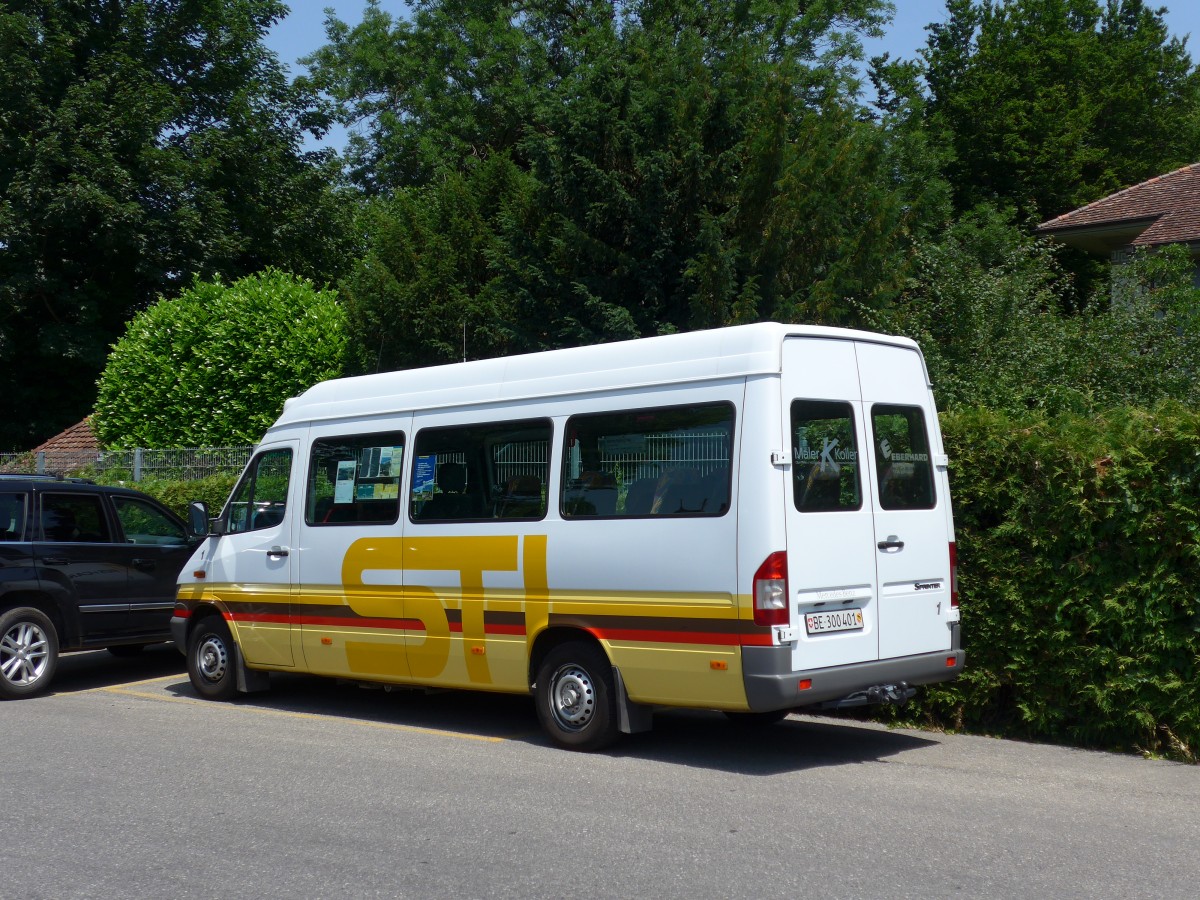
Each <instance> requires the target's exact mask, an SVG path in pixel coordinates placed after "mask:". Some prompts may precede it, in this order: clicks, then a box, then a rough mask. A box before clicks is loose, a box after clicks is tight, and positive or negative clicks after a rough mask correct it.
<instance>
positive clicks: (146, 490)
mask: <svg viewBox="0 0 1200 900" xmlns="http://www.w3.org/2000/svg"><path fill="white" fill-rule="evenodd" d="M238 474H239V473H236V472H234V473H231V474H228V475H210V476H208V477H207V478H198V479H196V480H194V481H158V480H151V481H141V482H138V483H137V484H134V483H133V482H131V481H122V482H120V483H121V484H124V485H125V486H126V487H131V488H134V489H135V490H139V491H141V492H142V493H143V494H149V495H150V496H151V497H154V498H155V499H157V500H159V501H160V502H162V504H163V505H164V506H166V507H167V508H169V509H172V510H174V511H175V512H176V513H178V514H179V515H180V516H182V517H183V518H184V520H186V519H187V514H188V513H187V508H188V504H189V503H191V502H192V501H193V500H203V501H204V502H205V503H207V504H208V508H209V510H210V511H211V512H212V514H213V515H214V516H215V515H216V514H217V513H218V512H220V511H221V507H222V506H224V505H225V501H226V500H227V499H228V497H229V495H230V493H232V492H233V485H234V483H235V482H236V481H237V480H238ZM99 480H101V481H104V480H105V479H103V478H100V479H99Z"/></svg>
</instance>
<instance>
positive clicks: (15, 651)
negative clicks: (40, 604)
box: [0, 607, 58, 700]
mask: <svg viewBox="0 0 1200 900" xmlns="http://www.w3.org/2000/svg"><path fill="white" fill-rule="evenodd" d="M57 667H58V633H57V632H56V631H55V630H54V625H53V624H52V623H51V622H50V620H49V619H48V618H47V617H46V615H45V614H44V613H42V612H41V611H39V610H36V609H33V608H31V607H18V608H17V609H10V610H9V611H8V612H6V613H4V615H0V697H4V698H5V699H7V700H18V699H20V698H21V697H31V696H33V695H34V694H36V693H38V692H39V691H41V690H44V689H45V687H46V685H48V684H49V683H50V680H51V679H52V678H53V677H54V670H55V669H56V668H57Z"/></svg>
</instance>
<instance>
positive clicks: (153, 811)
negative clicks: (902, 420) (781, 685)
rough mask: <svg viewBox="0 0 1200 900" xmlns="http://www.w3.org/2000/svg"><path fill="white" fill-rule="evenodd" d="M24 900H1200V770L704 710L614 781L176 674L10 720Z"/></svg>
mask: <svg viewBox="0 0 1200 900" xmlns="http://www.w3.org/2000/svg"><path fill="white" fill-rule="evenodd" d="M0 733H2V734H3V735H4V742H5V754H4V757H5V765H4V767H3V774H2V776H0V778H2V779H3V787H4V796H5V797H6V798H8V803H7V808H8V815H7V816H6V822H7V825H8V829H7V833H8V836H9V837H8V841H7V842H6V848H5V854H4V855H5V862H4V865H3V867H2V868H3V872H2V874H0V896H2V897H5V898H42V897H45V898H51V897H54V898H59V897H64V898H65V897H111V896H115V895H121V896H137V895H141V896H150V895H154V896H166V897H232V896H252V897H284V896H287V897H318V896H328V895H330V894H333V893H335V892H336V893H337V894H340V895H342V896H347V897H414V898H415V897H456V898H457V897H714V898H715V897H796V896H805V897H923V898H927V897H931V896H950V895H954V896H964V897H1011V896H1014V895H1021V896H1025V897H1051V896H1053V897H1117V896H1151V895H1153V896H1156V897H1192V896H1194V895H1195V884H1196V883H1197V880H1198V879H1200V861H1198V860H1197V856H1196V854H1195V852H1194V845H1195V841H1196V837H1197V835H1200V803H1198V802H1197V801H1198V800H1200V770H1197V769H1196V768H1194V767H1189V766H1184V765H1178V764H1174V763H1167V762H1162V761H1155V760H1142V759H1139V758H1136V757H1130V756H1120V755H1115V754H1106V753H1090V752H1084V751H1078V750H1072V749H1067V748H1061V747H1046V746H1040V745H1032V744H1020V743H1015V742H1009V741H998V740H992V739H988V738H982V737H973V736H961V735H942V734H935V733H927V732H921V731H912V730H888V729H885V728H881V727H879V726H875V725H864V724H861V723H855V722H850V721H846V720H839V719H831V718H814V717H802V716H792V717H791V718H789V720H788V721H786V722H785V723H783V724H781V725H778V726H775V727H772V728H769V729H766V730H761V731H745V730H742V729H739V728H737V727H734V726H732V725H731V724H729V723H727V722H726V721H725V719H724V717H722V716H720V715H718V714H714V713H709V712H704V711H680V712H670V713H666V714H661V715H659V716H658V717H657V719H656V727H655V730H654V731H653V732H650V733H649V734H642V735H634V736H630V737H627V738H625V739H624V740H623V741H622V742H621V743H619V744H618V745H617V746H616V747H614V748H613V749H612V750H610V751H607V752H604V753H600V754H593V755H584V754H577V753H570V752H566V751H563V750H559V749H556V748H554V747H552V746H551V745H550V744H549V742H548V741H547V740H546V739H545V738H544V737H543V736H542V734H541V732H540V730H539V728H538V725H537V721H536V717H535V715H534V711H533V708H532V705H531V703H530V701H529V700H528V699H527V698H521V697H505V696H495V695H487V694H473V693H457V692H444V693H439V694H428V695H427V694H424V693H415V692H401V691H397V692H384V691H380V690H363V689H360V688H357V687H354V686H350V685H343V684H338V683H336V682H332V681H323V680H319V679H314V678H308V677H300V676H281V677H276V678H274V679H273V686H272V690H271V692H269V693H267V694H258V695H252V696H249V697H245V698H242V699H239V700H237V701H234V702H232V703H210V702H207V701H202V700H200V699H199V698H197V697H196V695H195V694H194V692H193V691H192V688H191V686H190V684H189V683H188V680H187V676H186V674H185V673H184V672H183V658H182V656H180V655H179V654H178V653H177V652H176V651H175V650H174V649H173V648H170V647H165V646H164V647H159V648H151V649H150V650H148V651H147V652H146V653H145V654H143V656H142V657H140V658H138V659H136V660H118V659H114V658H112V657H110V656H109V655H108V654H106V653H103V652H98V653H84V654H73V655H68V656H66V657H64V658H63V660H62V661H61V668H60V672H59V677H58V679H57V681H56V683H55V685H54V690H53V691H52V692H51V693H50V694H48V695H46V696H42V697H38V698H35V699H32V700H25V701H19V702H9V703H3V704H0Z"/></svg>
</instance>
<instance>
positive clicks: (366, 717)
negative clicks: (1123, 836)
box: [164, 654, 938, 775]
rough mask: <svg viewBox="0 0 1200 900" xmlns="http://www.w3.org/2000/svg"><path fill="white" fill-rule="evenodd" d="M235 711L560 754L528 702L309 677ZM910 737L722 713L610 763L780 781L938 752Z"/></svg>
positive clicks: (687, 716) (242, 702)
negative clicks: (514, 744) (737, 718)
mask: <svg viewBox="0 0 1200 900" xmlns="http://www.w3.org/2000/svg"><path fill="white" fill-rule="evenodd" d="M176 655H178V654H176ZM164 689H165V690H166V691H167V692H168V693H170V694H173V695H175V696H179V697H188V698H195V697H196V696H197V695H196V693H195V691H194V689H193V688H192V686H191V684H190V683H189V682H188V681H187V677H186V675H184V676H183V678H181V679H180V681H178V682H173V683H169V684H167V685H165V686H164ZM231 702H232V703H234V704H236V705H239V706H249V707H253V708H259V709H270V710H275V711H280V712H292V713H302V714H304V715H320V716H330V717H334V718H344V719H346V720H348V721H349V720H353V719H357V720H361V721H366V722H371V723H374V724H387V725H395V726H400V727H405V728H418V729H428V730H432V731H444V732H450V733H453V734H458V735H467V736H471V737H483V738H499V739H503V740H511V741H520V742H523V743H527V744H530V745H534V746H539V747H544V748H545V749H546V750H548V751H552V752H555V753H567V752H570V751H566V750H559V749H557V748H556V747H554V745H553V744H552V743H551V742H550V740H549V738H548V737H546V735H545V734H544V733H543V732H542V730H541V726H540V725H539V723H538V721H537V716H536V714H535V712H534V708H533V702H532V699H531V698H529V697H523V696H513V695H510V694H488V693H481V692H474V691H455V690H444V691H432V692H425V691H424V690H406V689H402V688H396V689H393V690H391V691H387V690H384V689H382V688H379V689H375V688H361V687H358V686H357V685H354V684H350V683H347V682H339V681H336V680H333V679H328V678H319V677H314V676H308V675H287V674H272V676H271V690H270V691H267V692H265V693H257V694H247V695H241V696H239V697H238V698H236V699H235V700H233V701H231ZM937 743H938V742H937V740H936V739H934V738H933V736H931V737H930V738H925V737H921V736H920V735H918V734H914V733H913V732H911V731H889V730H888V729H886V728H884V727H882V726H879V725H873V724H869V723H862V722H856V721H850V720H844V719H836V718H827V717H816V716H807V715H804V716H802V715H798V714H793V715H791V716H789V717H788V718H787V719H786V720H784V721H783V722H780V723H778V724H776V725H769V726H765V727H763V726H753V725H747V724H745V723H739V722H731V721H730V720H729V719H727V718H726V717H725V716H724V715H722V714H721V713H719V712H711V711H705V710H665V711H662V712H659V713H656V714H655V717H654V729H653V730H652V731H650V732H646V733H643V734H634V735H622V736H621V738H620V740H618V741H617V743H616V744H614V745H613V746H612V747H611V748H609V749H608V750H605V751H602V752H603V753H604V754H605V755H608V756H610V757H614V758H620V757H630V758H638V759H645V760H655V761H658V762H663V763H667V764H672V765H681V766H692V767H697V768H704V769H713V770H718V771H725V772H733V773H738V774H744V775H774V774H779V773H784V772H797V771H803V770H805V769H813V768H822V767H827V766H839V765H850V764H857V763H864V762H873V761H879V760H882V759H885V758H886V757H889V756H894V755H896V754H898V753H902V752H905V751H910V750H919V749H922V748H925V747H932V746H936V745H937Z"/></svg>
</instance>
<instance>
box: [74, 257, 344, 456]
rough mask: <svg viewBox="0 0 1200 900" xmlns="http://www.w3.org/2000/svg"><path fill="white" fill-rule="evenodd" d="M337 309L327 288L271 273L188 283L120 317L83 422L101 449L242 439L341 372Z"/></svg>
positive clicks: (224, 442) (240, 441) (340, 330)
mask: <svg viewBox="0 0 1200 900" xmlns="http://www.w3.org/2000/svg"><path fill="white" fill-rule="evenodd" d="M345 348H346V328H345V315H344V314H343V312H342V309H341V307H340V306H338V304H337V299H336V295H335V294H334V293H333V292H332V291H318V290H317V289H316V288H315V287H313V285H312V283H311V282H309V281H305V280H303V279H300V278H296V277H294V276H292V275H289V274H287V273H285V272H280V271H278V270H276V269H267V270H266V271H264V272H261V273H259V274H257V275H251V276H247V277H246V278H243V279H241V280H239V281H236V282H234V283H233V284H232V285H224V284H222V283H221V282H220V281H219V280H214V281H200V280H199V279H197V280H196V281H194V282H193V284H192V287H191V288H189V289H188V290H186V291H184V292H183V293H182V294H181V295H180V296H179V297H178V298H176V299H174V300H160V301H159V302H158V303H156V304H155V305H154V306H151V307H150V308H149V309H147V310H145V311H144V312H142V313H140V314H139V315H137V316H136V317H135V318H134V319H133V321H131V322H130V323H129V326H128V329H127V330H126V333H125V336H124V337H123V338H121V340H120V341H118V342H117V344H116V345H115V346H114V347H113V350H112V353H111V354H110V355H109V358H108V364H107V365H106V366H105V369H104V374H103V375H101V377H100V394H99V398H98V399H97V401H96V413H95V415H94V416H93V417H92V428H93V429H94V430H95V432H96V436H97V437H98V438H99V439H100V441H101V443H102V444H104V445H105V446H107V447H111V448H119V447H154V448H158V449H167V448H172V447H204V446H209V447H220V446H229V445H237V444H251V443H254V442H255V441H257V440H258V439H259V437H261V435H262V433H263V431H264V430H266V428H267V426H268V425H270V424H271V423H272V422H273V421H274V420H275V419H276V418H277V417H278V416H279V412H280V410H281V409H282V408H283V402H284V400H286V399H287V398H288V397H292V396H294V395H296V394H298V393H300V392H302V391H304V390H306V389H307V388H309V387H311V386H312V385H313V384H315V383H316V382H318V381H322V380H324V379H327V378H334V377H337V376H338V375H340V374H342V363H343V356H344V353H345Z"/></svg>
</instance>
